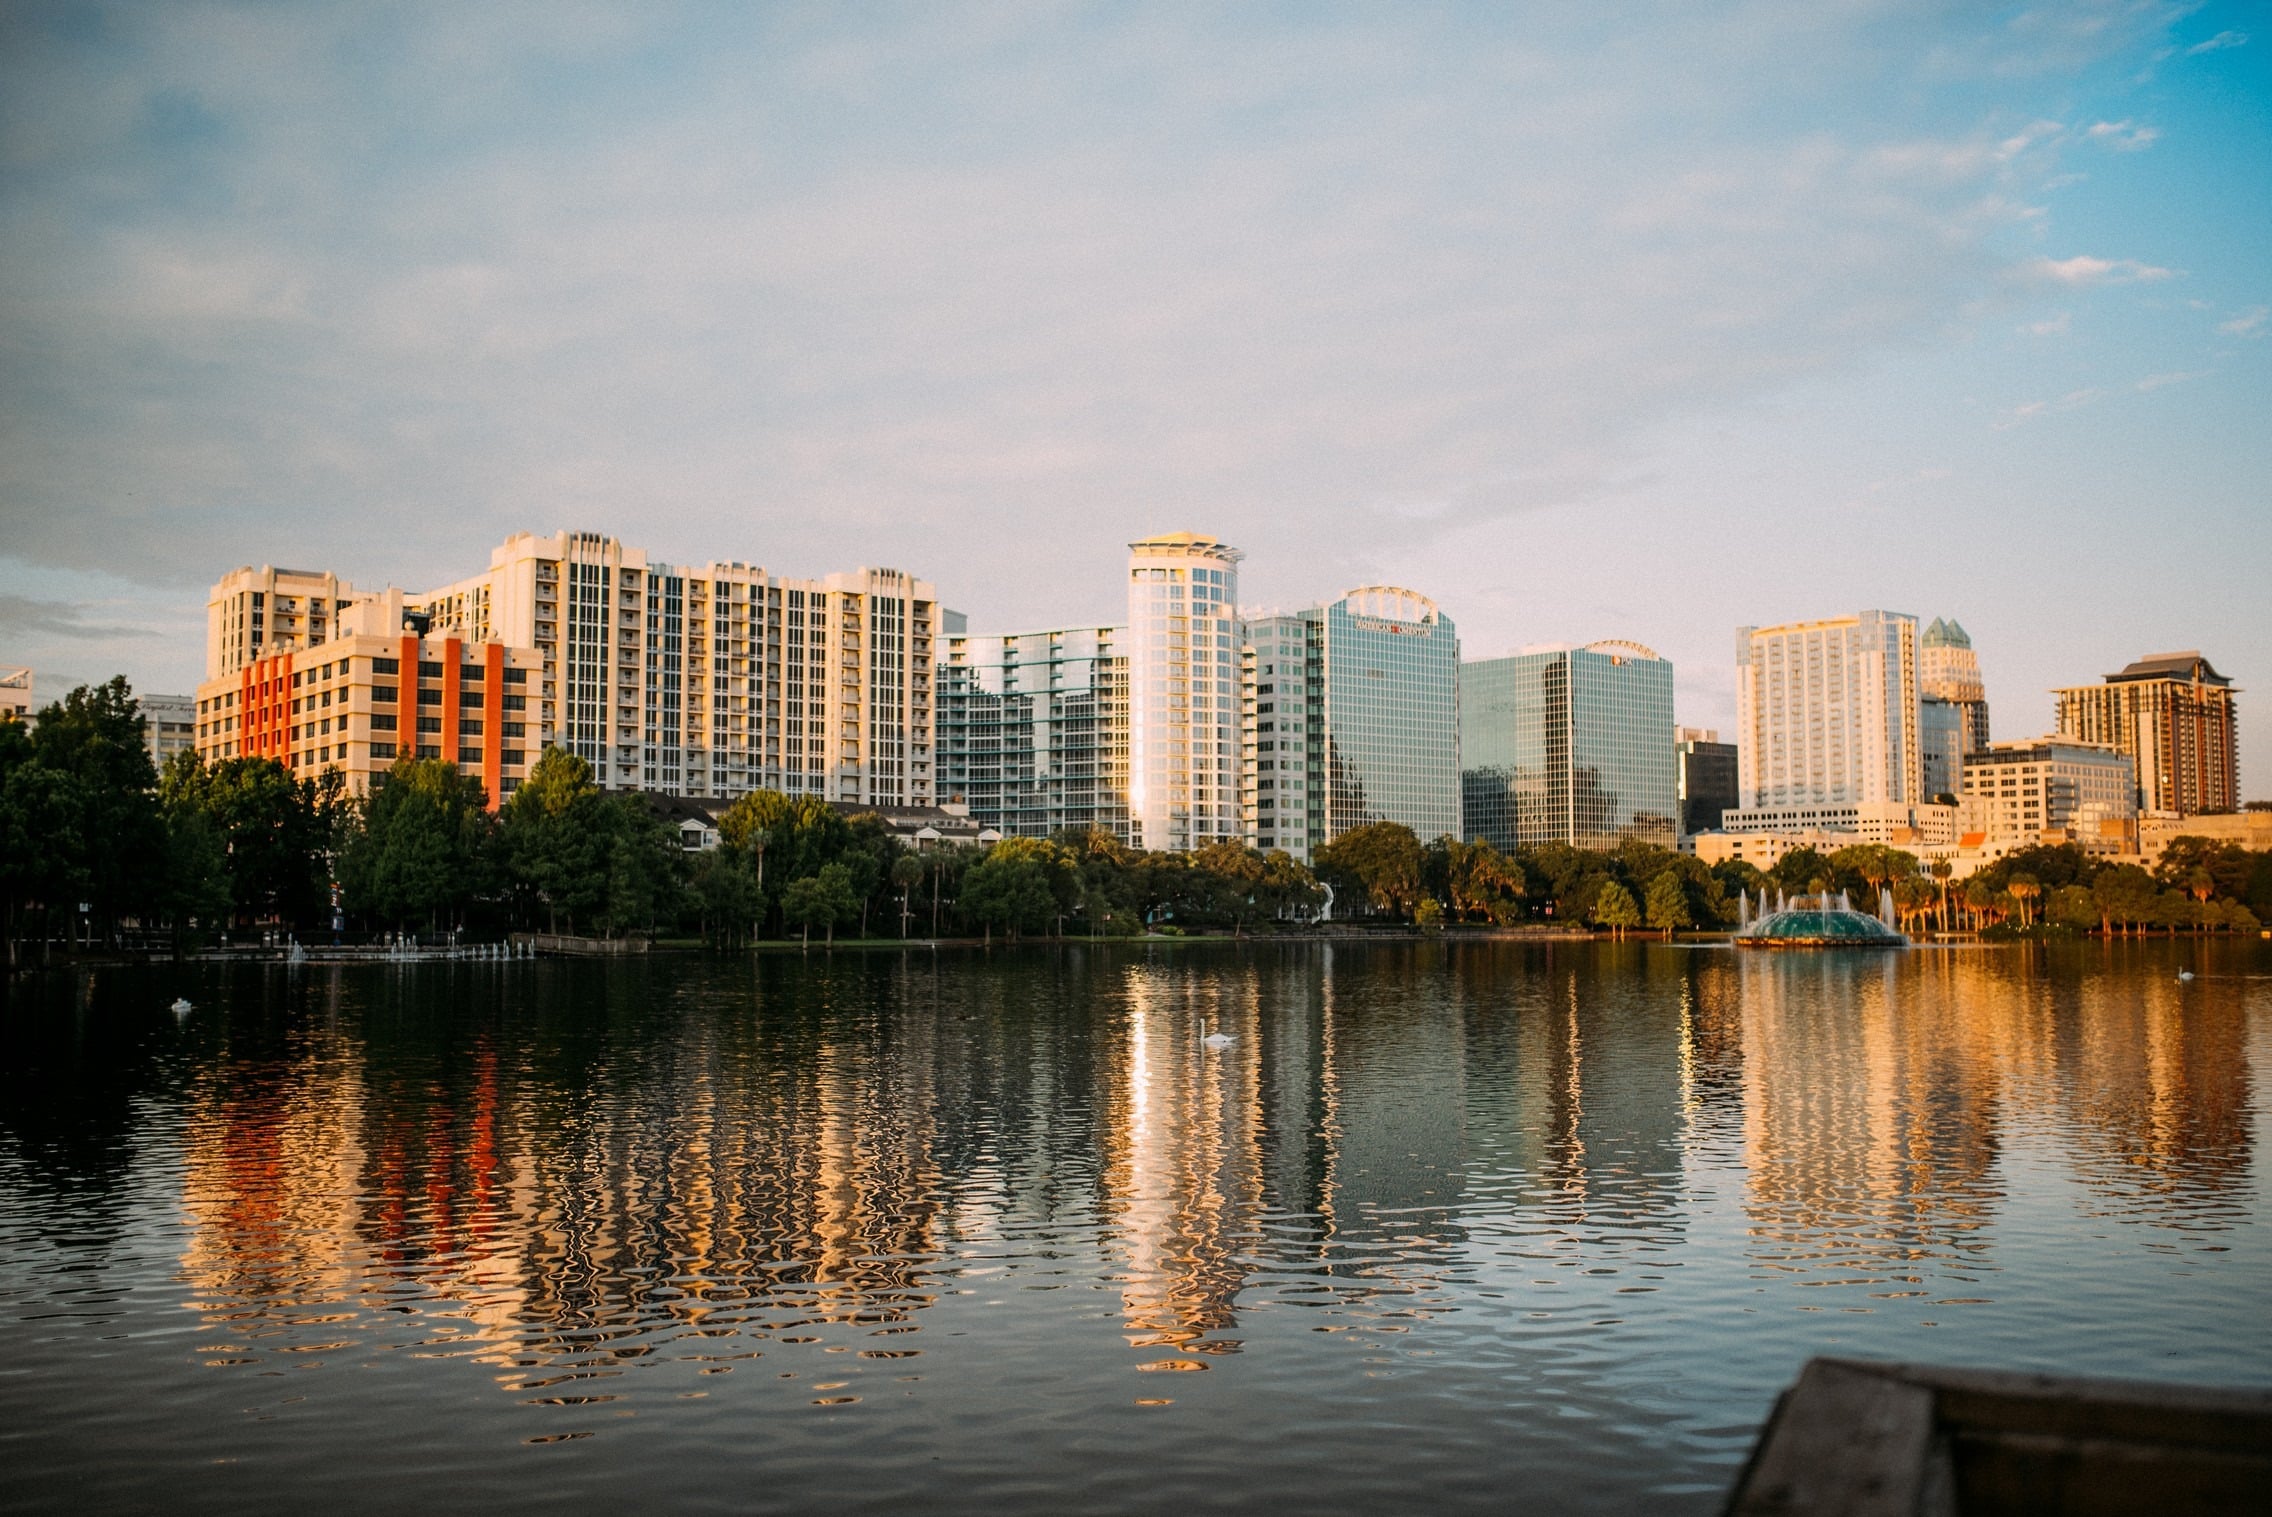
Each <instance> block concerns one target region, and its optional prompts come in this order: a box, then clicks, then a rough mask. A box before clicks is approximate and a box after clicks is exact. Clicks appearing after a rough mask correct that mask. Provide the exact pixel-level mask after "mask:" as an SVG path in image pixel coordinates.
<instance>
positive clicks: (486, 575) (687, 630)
mask: <svg viewBox="0 0 2272 1517" xmlns="http://www.w3.org/2000/svg"><path fill="white" fill-rule="evenodd" d="M365 603H371V604H373V605H375V606H377V607H378V609H377V610H375V611H373V612H372V613H371V616H374V617H376V618H377V621H376V622H374V623H373V624H372V625H370V626H368V627H364V626H362V624H361V622H357V627H358V629H359V630H358V632H357V635H360V636H375V637H381V638H389V637H398V636H405V635H411V634H415V635H417V636H419V637H425V636H427V635H428V634H431V635H433V636H435V637H440V638H443V639H446V640H448V641H451V642H455V643H457V644H458V645H459V646H460V648H461V650H470V649H482V648H486V647H489V646H491V645H495V646H497V647H499V648H502V649H505V650H508V651H509V652H511V653H516V654H517V653H520V652H526V653H528V654H529V655H530V656H531V659H532V662H531V663H530V665H529V667H530V668H531V669H533V670H534V672H535V674H536V686H535V688H534V689H531V690H527V691H525V692H516V698H517V699H519V700H522V701H525V702H526V705H525V708H522V709H517V710H516V711H515V712H514V713H513V715H514V717H515V720H513V721H512V722H511V723H510V725H512V726H514V727H517V728H521V729H523V730H522V732H520V733H516V734H515V736H516V737H517V738H519V739H521V741H522V742H523V743H524V744H525V748H526V751H527V752H528V753H529V754H530V756H531V758H532V760H533V757H534V755H535V754H536V753H537V752H540V751H541V750H542V749H543V748H544V747H545V746H546V745H548V744H558V745H559V746H561V747H564V748H567V749H569V750H570V751H571V752H574V753H576V754H578V755H579V756H581V757H582V758H584V759H586V760H588V761H589V762H590V763H591V765H592V770H593V774H594V776H595V778H596V779H597V780H598V781H599V783H601V784H602V785H604V786H607V787H609V788H611V789H646V790H654V791H661V792H663V793H666V794H673V795H696V796H733V795H739V794H742V793H744V792H746V791H749V790H754V789H758V788H761V787H762V788H771V789H780V790H786V791H790V792H793V793H802V794H809V795H816V796H820V797H823V798H825V799H827V800H831V801H844V802H852V803H855V804H861V805H878V806H886V805H918V806H921V805H930V804H931V803H932V801H933V799H934V791H933V789H932V784H933V778H934V777H933V774H932V766H933V755H932V751H931V748H932V732H933V712H932V693H933V692H932V667H931V661H932V648H933V642H934V639H935V638H936V635H937V629H938V615H939V612H938V602H937V596H936V594H935V592H934V591H933V590H932V588H931V586H930V585H928V584H926V583H923V582H922V581H919V580H916V579H914V578H912V577H911V576H909V575H906V574H903V573H901V572H899V571H897V570H892V569H862V570H859V571H856V572H854V573H851V574H836V575H830V576H829V577H827V578H825V579H818V580H800V579H786V578H782V577H778V576H775V575H772V574H769V573H767V572H766V571H765V570H764V569H762V568H758V567H756V566H754V565H750V564H744V563H710V564H705V565H702V566H700V567H697V568H688V567H682V566H675V565H671V564H665V563H659V562H657V563H650V562H649V561H648V559H647V556H646V554H645V553H644V552H642V551H641V550H639V549H637V548H633V547H628V546H626V545H625V544H623V543H622V542H620V541H618V540H617V539H615V538H612V537H607V536H605V535H603V534H600V533H596V532H560V533H555V534H553V535H551V536H549V537H537V536H534V535H532V534H530V533H525V532H523V533H518V534H516V535H515V536H513V537H511V538H508V539H507V540H506V541H505V542H504V543H503V544H502V545H501V546H499V547H498V548H497V549H496V550H495V551H494V552H492V553H491V555H490V561H489V567H488V568H487V569H486V570H484V571H483V572H482V573H480V574H477V575H474V576H472V577H471V578H468V579H464V580H460V581H458V582H457V583H455V584H451V585H447V586H444V587H443V588H441V589H439V590H435V591H431V592H429V593H426V594H405V593H403V592H401V591H388V592H384V593H383V594H379V595H371V594H365V593H362V592H357V591H355V590H354V589H353V587H352V586H350V585H348V584H347V583H345V582H344V581H342V580H340V579H339V578H338V577H337V576H335V575H316V574H308V573H302V572H299V571H290V570H276V569H261V570H251V569H240V570H238V571H236V572H235V573H233V574H231V575H230V576H228V577H226V578H225V579H223V580H222V582H221V583H220V584H219V585H218V586H216V587H215V590H214V594H213V597H212V600H211V601H210V603H209V606H208V631H207V667H206V676H207V683H206V685H205V686H201V687H200V688H199V691H198V700H199V724H200V727H201V729H203V730H202V731H201V734H200V747H201V748H202V749H206V751H208V752H218V751H220V747H221V745H222V744H223V742H224V740H225V741H226V743H227V744H228V745H230V746H232V747H241V745H242V741H243V740H242V738H241V736H239V735H238V734H239V733H241V731H242V726H241V723H242V721H243V719H244V715H245V713H244V712H243V711H242V710H241V701H242V699H243V697H244V692H242V691H240V690H238V689H236V688H235V686H234V683H233V682H232V676H236V675H238V674H240V673H241V672H242V671H243V670H245V669H246V668H247V667H249V666H250V665H251V664H252V663H254V662H257V661H259V660H263V659H274V658H276V657H278V656H281V655H283V654H292V655H294V662H293V670H294V672H302V673H304V672H305V671H304V668H303V667H302V666H304V665H307V664H309V663H310V662H311V661H312V663H313V664H314V665H315V666H318V667H320V666H321V665H322V664H324V663H327V662H336V660H335V659H331V658H325V657H314V658H312V660H311V658H310V657H308V656H310V655H317V654H319V653H320V651H321V650H323V649H324V648H325V647H326V645H327V643H328V642H329V641H331V640H334V639H336V638H337V637H339V636H340V635H342V634H341V628H342V626H343V624H344V623H345V622H346V621H349V620H353V608H355V607H358V606H360V605H363V604H365ZM381 622H383V623H385V625H384V626H380V625H378V624H377V623H381ZM372 656H376V655H372ZM455 657H457V655H453V654H448V653H444V654H443V655H442V656H441V657H439V658H428V659H425V660H424V661H426V662H438V663H440V664H442V665H443V666H445V667H454V663H453V660H454V658H455ZM505 667H506V668H508V669H512V668H518V667H520V661H519V660H518V659H515V658H507V659H506V660H505ZM358 668H359V666H358ZM257 683H259V684H261V685H263V686H264V687H265V686H268V685H271V684H272V683H273V675H271V676H269V677H264V678H263V679H261V680H259V681H258V682H257ZM296 714H300V715H305V712H299V713H296ZM445 719H446V713H445ZM324 720H325V719H324V718H320V717H319V718H318V721H319V723H320V722H322V721H324ZM285 725H286V726H293V727H297V726H306V725H308V724H306V723H286V724H285ZM354 730H355V731H356V732H360V733H362V736H361V738H360V739H358V738H356V737H355V736H352V735H351V736H350V740H349V744H348V745H347V747H348V752H349V754H350V755H351V757H350V759H349V762H350V764H364V765H371V764H372V763H373V760H374V758H375V754H374V752H373V747H374V746H375V747H389V746H390V745H389V744H388V742H387V741H386V739H384V738H381V737H378V736H376V735H373V734H372V733H371V732H369V731H365V730H364V729H362V728H356V729H354ZM311 731H312V732H313V733H314V735H316V736H318V737H336V736H337V735H338V734H337V731H336V730H334V731H330V732H326V731H323V730H322V729H321V727H315V728H312V729H311ZM416 735H417V734H412V736H416ZM425 735H426V736H429V737H442V736H445V735H446V734H445V733H444V732H442V731H440V730H436V731H429V732H427V733H425ZM295 736H298V737H301V738H302V741H301V742H299V743H290V742H278V741H275V740H273V739H272V740H269V742H268V746H267V747H264V748H263V749H262V750H260V751H274V752H275V753H276V755H277V756H278V757H280V758H283V759H285V760H286V761H287V762H290V763H294V764H295V765H296V764H299V763H305V762H315V763H317V764H319V765H320V764H323V763H327V762H329V763H337V762H340V761H339V760H338V759H336V758H328V757H327V758H316V759H312V760H311V759H310V758H309V757H308V756H307V755H308V754H309V752H311V751H312V750H310V749H309V748H308V746H307V745H306V743H305V741H304V739H305V736H306V734H295ZM404 742H405V739H404V738H401V737H397V738H396V739H395V743H394V745H393V746H400V745H402V744H403V743H404ZM339 746H340V745H339V744H337V743H335V742H334V743H323V742H318V743H316V744H314V749H317V750H336V749H337V748H338V747H339ZM415 746H416V747H418V748H420V749H426V748H431V749H434V750H436V752H435V753H434V754H433V755H431V756H441V757H448V756H450V753H451V750H452V748H453V744H451V743H450V742H447V741H441V742H432V743H418V744H416V745H415ZM246 751H251V750H246ZM467 751H469V752H470V751H473V750H472V749H470V748H468V749H467ZM386 757H387V758H388V759H389V760H391V757H392V753H391V752H389V753H388V754H387V755H386ZM459 761H460V762H464V761H465V760H463V759H460V760H459ZM375 767H376V768H377V769H380V770H383V769H384V768H385V767H386V765H385V763H384V762H379V763H376V765H375ZM361 772H362V771H361V770H351V773H357V774H359V773H361ZM519 779H520V776H519V775H517V774H515V773H513V772H511V765H510V764H507V765H506V766H505V769H504V772H502V773H500V774H498V775H496V776H495V780H496V784H495V785H494V786H493V787H492V796H493V797H494V796H495V795H497V794H499V793H502V792H504V791H510V790H511V789H512V788H513V787H514V786H515V785H517V784H518V783H519Z"/></svg>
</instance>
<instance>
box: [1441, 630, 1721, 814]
mask: <svg viewBox="0 0 2272 1517" xmlns="http://www.w3.org/2000/svg"><path fill="white" fill-rule="evenodd" d="M1672 672H1673V671H1672V663H1671V661H1670V660H1668V659H1665V658H1662V657H1659V656H1658V655H1657V654H1656V653H1655V652H1654V651H1653V650H1651V649H1648V648H1644V647H1642V646H1641V645H1640V644H1638V643H1628V642H1614V641H1613V642H1598V643H1589V644H1587V645H1586V646H1585V647H1583V648H1557V649H1549V650H1546V651H1542V652H1534V653H1520V654H1516V655H1514V656H1512V657H1508V658H1487V659H1477V660H1473V661H1471V662H1469V663H1468V664H1466V665H1464V666H1463V667H1462V669H1461V671H1460V684H1461V722H1462V732H1461V739H1460V744H1461V752H1462V755H1463V758H1462V763H1463V766H1464V767H1463V768H1462V770H1461V775H1460V778H1461V787H1462V801H1463V808H1462V809H1463V817H1462V833H1463V835H1464V836H1466V837H1467V838H1469V839H1471V840H1472V839H1479V840H1481V841H1484V842H1488V843H1490V844H1492V845H1493V846H1494V847H1497V848H1500V849H1503V850H1504V849H1512V848H1516V847H1529V846H1533V845H1536V844H1540V843H1568V844H1570V845H1572V846H1574V847H1579V848H1614V847H1616V846H1617V845H1618V844H1619V843H1621V842H1623V841H1625V840H1626V839H1628V838H1633V839H1638V840H1640V841H1643V842H1649V843H1655V844H1657V845H1658V846H1660V847H1664V848H1670V847H1671V846H1673V842H1674V840H1675V837H1676V835H1677V832H1678V824H1679V817H1680V781H1679V766H1678V763H1677V760H1676V755H1675V753H1674V745H1673V719H1672V686H1673V679H1672Z"/></svg>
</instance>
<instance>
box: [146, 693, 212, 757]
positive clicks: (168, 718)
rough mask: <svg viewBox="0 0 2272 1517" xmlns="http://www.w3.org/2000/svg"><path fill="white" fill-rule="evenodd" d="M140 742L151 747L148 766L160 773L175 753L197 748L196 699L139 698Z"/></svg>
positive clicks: (155, 696)
mask: <svg viewBox="0 0 2272 1517" xmlns="http://www.w3.org/2000/svg"><path fill="white" fill-rule="evenodd" d="M135 704H136V705H138V706H140V707H141V708H142V721H143V723H144V726H143V734H142V736H143V741H144V742H145V743H147V744H148V745H149V748H150V763H151V765H152V766H153V767H155V768H156V769H158V770H160V771H163V770H164V769H165V767H166V765H167V764H168V763H170V762H172V760H173V756H174V755H175V754H177V753H188V752H191V751H192V750H194V749H195V748H196V747H197V697H196V696H194V695H142V696H137V697H135Z"/></svg>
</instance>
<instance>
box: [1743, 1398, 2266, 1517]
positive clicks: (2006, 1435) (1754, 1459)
mask: <svg viewBox="0 0 2272 1517" xmlns="http://www.w3.org/2000/svg"><path fill="white" fill-rule="evenodd" d="M1726 1510H1727V1513H1728V1517H1829V1514H1832V1513H1836V1514H1839V1517H2000V1514H2004V1513H2022V1512H2024V1513H2031V1514H2047V1517H2068V1514H2072V1517H2129V1514H2133V1513H2139V1514H2143V1513H2155V1514H2163V1513H2193V1512H2202V1513H2210V1512H2213V1513H2228V1512H2229V1513H2235V1514H2239V1513H2252V1514H2262V1513H2267V1512H2272V1391H2236V1390H2214V1389H2209V1388H2204V1387H2195V1386H2183V1385H2160V1384H2155V1383H2152V1382H2148V1381H2132V1380H2083V1379H2073V1378H2067V1377H2062V1376H2055V1375H2027V1374H2010V1373H2001V1372H1996V1371H1989V1370H1959V1369H1935V1368H1932V1367H1930V1366H1924V1365H1914V1364H1873V1363H1867V1362H1864V1361H1861V1360H1853V1359H1815V1360H1812V1361H1810V1362H1809V1363H1808V1365H1807V1367H1806V1368H1805V1369H1804V1370H1803V1371H1801V1372H1800V1375H1799V1378H1798V1382H1797V1383H1796V1384H1795V1385H1793V1386H1792V1387H1791V1388H1790V1389H1789V1390H1787V1391H1785V1392H1784V1393H1783V1394H1782V1396H1781V1397H1780V1398H1778V1400H1777V1401H1776V1403H1775V1410H1774V1412H1773V1414H1772V1415H1771V1416H1770V1417H1769V1418H1768V1420H1767V1426H1766V1427H1765V1428H1763V1429H1761V1431H1760V1434H1759V1441H1758V1443H1757V1444H1755V1445H1754V1446H1753V1448H1752V1452H1751V1460H1750V1462H1749V1463H1748V1464H1747V1465H1745V1467H1744V1471H1743V1474H1742V1475H1741V1476H1740V1477H1739V1478H1738V1479H1737V1481H1736V1485H1735V1489H1734V1491H1733V1492H1732V1493H1731V1494H1730V1495H1729V1497H1728V1505H1727V1508H1726Z"/></svg>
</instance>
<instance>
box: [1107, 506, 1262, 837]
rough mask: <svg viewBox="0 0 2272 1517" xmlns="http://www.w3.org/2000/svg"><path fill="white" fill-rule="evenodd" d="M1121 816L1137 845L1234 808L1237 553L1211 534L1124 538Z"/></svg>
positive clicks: (1232, 832) (1231, 813)
mask: <svg viewBox="0 0 2272 1517" xmlns="http://www.w3.org/2000/svg"><path fill="white" fill-rule="evenodd" d="M1128 554H1129V557H1128V710H1129V722H1128V727H1129V742H1128V779H1129V817H1130V820H1131V822H1132V823H1133V824H1134V831H1135V840H1136V843H1137V846H1139V847H1143V848H1149V849H1154V850H1164V851H1167V852H1183V851H1186V850H1189V849H1193V848H1203V847H1205V846H1206V845H1207V844H1209V843H1213V842H1218V841H1220V840H1223V839H1226V838H1237V837H1238V836H1239V835H1240V833H1241V830H1242V827H1241V821H1240V817H1239V648H1238V604H1239V576H1238V565H1239V560H1240V559H1242V558H1244V557H1245V555H1244V554H1242V553H1240V552H1239V551H1238V550H1237V549H1236V548H1230V547H1226V546H1224V545H1223V544H1222V543H1219V542H1217V541H1216V540H1215V539H1214V538H1212V537H1202V536H1200V535H1198V534H1197V533H1193V532H1171V533H1167V534H1165V535H1163V536H1160V537H1148V538H1145V539H1143V540H1142V541H1141V542H1133V543H1130V544H1129V545H1128Z"/></svg>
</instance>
